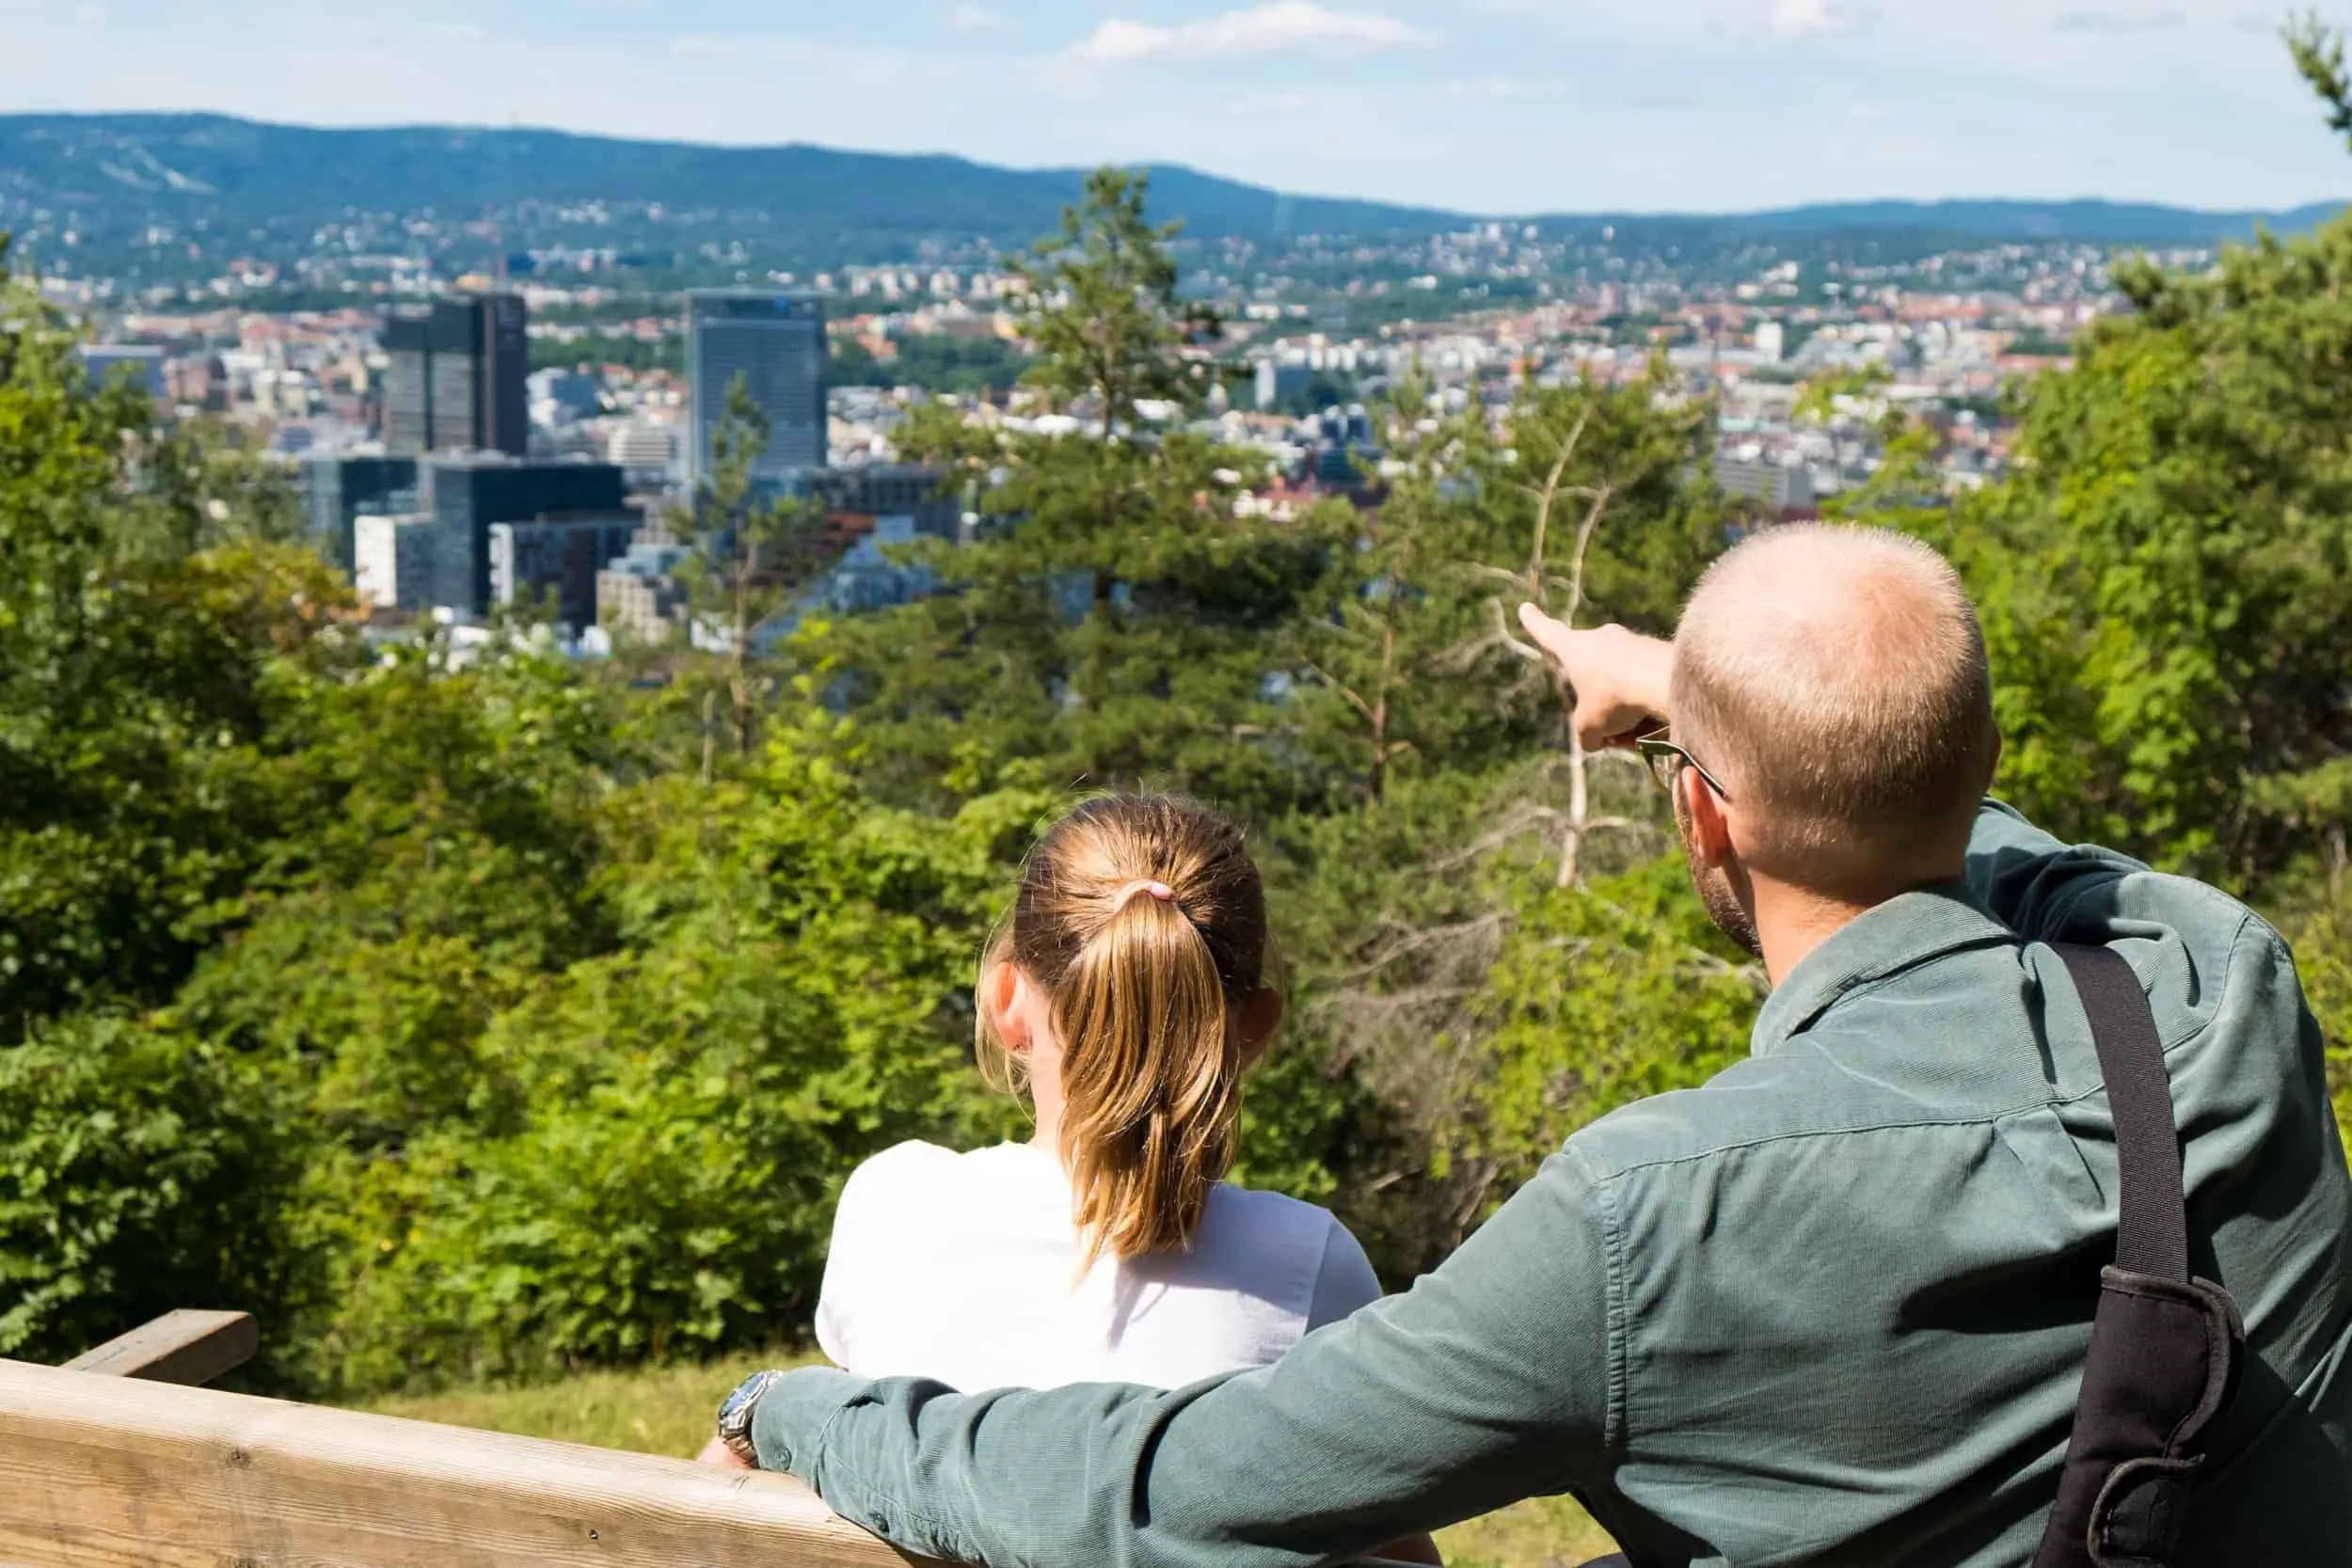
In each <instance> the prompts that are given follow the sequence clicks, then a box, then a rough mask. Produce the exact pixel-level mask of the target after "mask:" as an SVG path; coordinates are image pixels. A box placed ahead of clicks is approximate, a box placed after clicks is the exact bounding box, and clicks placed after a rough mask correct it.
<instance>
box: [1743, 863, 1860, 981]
mask: <svg viewBox="0 0 2352 1568" xmlns="http://www.w3.org/2000/svg"><path fill="white" fill-rule="evenodd" d="M1753 886H1754V888H1755V898H1756V944H1757V945H1758V946H1760V947H1761V948H1763V950H1764V973H1765V974H1768V975H1770V976H1771V977H1772V984H1773V985H1775V986H1777V985H1779V984H1780V983H1781V982H1782V981H1784V980H1786V979H1788V975H1789V973H1790V972H1791V971H1792V970H1794V969H1795V968H1796V967H1797V965H1799V964H1801V963H1803V962H1804V960H1805V958H1807V957H1808V956H1809V955H1810V954H1811V953H1812V951H1813V950H1814V949H1815V948H1817V947H1819V946H1820V945H1821V943H1823V942H1827V941H1828V940H1829V939H1830V938H1831V937H1832V936H1834V935H1836V933H1837V932H1838V931H1839V930H1841V929H1843V928H1844V927H1847V926H1848V925H1851V923H1852V921H1853V919H1854V917H1855V916H1857V915H1860V914H1863V913H1866V912H1867V911H1870V910H1872V909H1875V908H1876V907H1877V905H1878V903H1880V902H1883V900H1876V901H1871V902H1861V903H1857V902H1853V901H1851V900H1849V899H1844V898H1836V897H1832V896H1830V895H1826V894H1820V893H1814V892H1811V891H1809V890H1807V889H1804V888H1798V887H1790V886H1789V885H1788V884H1787V883H1786V882H1774V881H1768V880H1766V879H1762V878H1758V879H1756V881H1755V883H1754V884H1753Z"/></svg>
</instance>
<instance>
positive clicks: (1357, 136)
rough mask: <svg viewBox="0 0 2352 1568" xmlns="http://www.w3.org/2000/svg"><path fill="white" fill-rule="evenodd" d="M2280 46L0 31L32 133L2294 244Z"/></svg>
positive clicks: (2292, 131) (1375, 11) (1199, 4)
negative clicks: (1934, 209) (903, 163)
mask: <svg viewBox="0 0 2352 1568" xmlns="http://www.w3.org/2000/svg"><path fill="white" fill-rule="evenodd" d="M2323 9H2325V8H2323ZM2338 9H2341V10H2344V11H2345V12H2346V13H2347V15H2352V6H2347V7H2339V8H2338ZM2284 15H2285V8H2284V7H2283V6H2280V7H2272V6H2266V5H2257V4H2250V3H2249V0H1028V3H1021V0H891V3H889V4H886V5H864V6H861V5H850V4H842V3H839V0H833V3H829V4H814V3H809V0H780V3H771V4H765V5H759V4H751V3H748V0H401V3H398V4H387V3H383V0H375V3H372V4H368V5H364V6H352V5H343V4H338V3H335V0H325V3H318V4H310V5H299V6H296V5H286V4H281V3H279V0H247V3H237V4H230V3H225V0H176V3H175V0H105V3H103V4H102V3H92V0H0V109H160V108H203V109H219V110H225V111H229V112H232V113H237V114H244V115H251V116H255V117H259V118H265V119H284V120H294V121H301V122H306V123H313V124H383V123H391V122H415V121H445V120H446V121H459V122H465V123H473V124H535V125H552V126H558V127H562V128H564V129H569V130H582V131H598V132H608V133H612V134H616V135H645V136H675V137H686V138H692V139H697V140H707V141H722V142H739V143H753V142H780V141H815V142H821V143H825V144H828V145H833V146H841V147H856V148H875V149H884V150H906V151H952V152H958V153H961V154H964V155H966V156H970V157H975V158H980V159H985V160H988V161H991V162H996V163H1005V164H1012V165H1019V166H1037V165H1070V164H1085V163H1093V162H1099V161H1102V160H1105V159H1119V160H1154V161H1175V162H1183V163H1188V164H1192V165H1195V166H1200V167H1202V168H1207V169H1212V170H1215V171H1216V172H1218V173H1222V174H1229V175H1233V176H1237V177H1240V178H1244V179H1248V180H1254V181H1258V182H1263V183H1267V184H1272V185H1277V186H1280V187H1282V188H1285V189H1289V190H1294V191H1300V192H1314V193H1321V194H1331V195H1351V196H1367V197H1376V198H1388V199H1393V200H1400V201H1412V202H1421V203H1428V204H1432V205H1441V206H1447V207H1454V208H1461V209H1467V210H1471V211H1480V212H1499V213H1516V212H1575V211H1595V210H1624V209H1636V210H1652V211H1737V210H1744V209H1752V208H1757V207H1766V206H1777V205H1783V204H1788V203H1795V202H1802V201H1815V200H1831V199H1858V198H1877V197H1887V196H1901V197H1914V198H1934V197H1951V196H2018V197H2045V198H2063V197H2074V196H2104V197H2110V198H2132V199H2151V200H2165V201H2177V202H2185V203H2191V204H2195V205H2201V206H2216V207H2275V206H2285V205H2291V204H2294V203H2297V202H2302V201H2308V200H2317V199H2321V198H2333V197H2343V196H2345V195H2347V194H2352V154H2347V153H2346V151H2345V150H2344V149H2343V147H2342V146H2341V145H2339V144H2338V143H2337V142H2335V141H2334V140H2333V139H2332V138H2331V137H2330V136H2329V135H2328V133H2327V131H2326V130H2325V128H2324V127H2323V126H2322V125H2321V124H2320V123H2319V120H2318V118H2317V116H2316V114H2315V112H2314V110H2313V107H2312V103H2311V100H2310V99H2309V98H2308V96H2307V95H2306V94H2305V93H2304V91H2303V89H2302V87H2301V85H2300V83H2299V82H2298V81H2297V80H2296V78H2295V76H2294V74H2293V71H2292V70H2291V69H2290V68H2289V66H2288V63H2287V60H2286V55H2285V51H2284V49H2283V47H2282V46H2281V45H2280V42H2279V40H2278V28H2279V25H2280V22H2281V21H2282V20H2283V18H2284Z"/></svg>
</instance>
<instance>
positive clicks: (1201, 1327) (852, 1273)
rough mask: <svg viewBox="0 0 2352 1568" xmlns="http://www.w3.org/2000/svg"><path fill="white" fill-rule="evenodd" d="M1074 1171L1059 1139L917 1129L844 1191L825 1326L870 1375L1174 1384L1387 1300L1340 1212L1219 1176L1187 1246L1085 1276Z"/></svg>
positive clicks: (1252, 1358)
mask: <svg viewBox="0 0 2352 1568" xmlns="http://www.w3.org/2000/svg"><path fill="white" fill-rule="evenodd" d="M1079 1257H1080V1248H1079V1238H1078V1234H1077V1228H1076V1227H1075V1226H1074V1225H1073V1223H1072V1221H1071V1192H1070V1179H1069V1177H1068V1175H1067V1174H1066V1173H1065V1171H1064V1170H1063V1168H1062V1164H1061V1160H1060V1158H1059V1156H1058V1155H1057V1154H1056V1153H1055V1152H1054V1151H1052V1150H1051V1149H1046V1148H1038V1147H1036V1146H1035V1145H1031V1144H999V1145H998V1146H996V1147H995V1148H982V1149H975V1150H974V1151H972V1152H971V1153H968V1154H960V1153H957V1152H956V1151H954V1150H953V1149H946V1148H939V1147H937V1146H936V1145H933V1144H926V1143H904V1144H900V1145H898V1147H897V1148H892V1149H887V1150H885V1151H883V1152H882V1153H881V1154H877V1155H875V1156H874V1157H873V1158H872V1159H870V1160H868V1161H866V1164H863V1165H860V1166H859V1167H858V1169H857V1171H856V1172H855V1174H853V1175H852V1176H851V1177H850V1180H849V1184H848V1185H847V1186H845V1187H844V1188H843V1189H842V1192H841V1207H840V1209H839V1210H838V1211H837V1212H835V1214H834V1227H833V1254H832V1257H831V1258H830V1259H828V1260H827V1262H826V1264H825V1285H824V1292H823V1295H822V1297H821V1298H820V1299H819V1301H818V1306H817V1341H818V1344H820V1345H822V1346H823V1347H824V1351H825V1354H827V1355H830V1356H832V1357H833V1359H834V1362H835V1363H836V1364H837V1365H839V1366H841V1367H843V1368H845V1369H847V1370H850V1371H852V1372H855V1373H857V1374H858V1375H859V1376H861V1377H924V1378H933V1379H936V1380H938V1381H939V1382H942V1383H945V1384H946V1385H947V1386H950V1387H953V1388H960V1389H962V1390H964V1391H966V1392H977V1391H979V1390H982V1389H987V1388H1050V1387H1055V1386H1059V1385H1062V1384H1070V1383H1141V1384H1147V1385H1150V1386H1153V1387H1158V1388H1177V1387H1182V1386H1184V1385H1186V1384H1189V1383H1195V1382H1198V1381H1200V1379H1201V1378H1204V1377H1214V1376H1216V1375H1217V1374H1219V1373H1222V1372H1230V1371H1234V1370H1239V1369H1241V1368H1245V1367H1258V1366H1263V1365H1265V1364H1266V1363H1268V1362H1271V1361H1275V1360H1278V1359H1279V1358H1280V1357H1281V1355H1282V1354H1283V1353H1284V1352H1285V1351H1287V1350H1289V1349H1290V1348H1291V1347H1292V1346H1293V1345H1295V1344H1296V1343H1297V1342H1298V1340H1299V1339H1300V1338H1301V1337H1303V1336H1304V1335H1305V1334H1306V1333H1307V1332H1308V1331H1309V1330H1310V1329H1313V1328H1318V1327H1320V1326H1322V1325H1323V1324H1324V1323H1333V1322H1336V1321H1338V1320H1339V1319H1341V1318H1344V1317H1346V1316H1347V1315H1348V1314H1349V1313H1351V1312H1353V1311H1355V1310H1356V1309H1357V1308H1358V1307H1363V1306H1365V1305H1367V1304H1368V1303H1370V1302H1373V1301H1375V1300H1377V1299H1378V1297H1379V1295H1380V1282H1379V1280H1378V1279H1376V1278H1375V1277H1374V1275H1373V1272H1372V1265H1371V1263H1370V1262H1369V1261H1367V1260H1366V1259H1365V1257H1364V1250H1363V1248H1362V1247H1361V1246H1359V1245H1358V1244H1357V1241H1356V1238H1355V1237H1354V1236H1352V1235H1350V1234H1349V1233H1348V1230H1347V1227H1345V1226H1343V1225H1342V1224H1340V1222H1339V1221H1338V1220H1336V1219H1334V1218H1333V1217H1332V1216H1331V1215H1330V1214H1329V1213H1328V1212H1327V1211H1325V1210H1322V1209H1318V1208H1316V1207H1315V1206H1314V1205H1313V1204H1311V1203H1301V1202H1299V1201H1298V1200H1297V1199H1296V1198H1292V1197H1284V1196H1281V1195H1280V1194H1279V1193H1263V1192H1255V1191H1252V1190H1250V1189H1248V1188H1245V1187H1235V1186H1232V1185H1231V1184H1229V1183H1225V1182H1219V1183H1218V1184H1217V1186H1216V1188H1215V1189H1214V1190H1213V1191H1212V1192H1211V1193H1210V1195H1209V1202H1208V1208H1207V1210H1206V1211H1205V1212H1204V1213H1203V1214H1202V1216H1201V1221H1200V1230H1199V1231H1198V1232H1197V1233H1196V1234H1195V1236H1194V1238H1193V1244H1192V1247H1191V1250H1189V1251H1186V1252H1171V1253H1164V1254H1155V1255H1153V1256H1152V1257H1148V1258H1138V1259H1128V1260H1126V1261H1124V1262H1121V1261H1120V1260H1118V1259H1111V1258H1107V1257H1106V1258H1104V1259H1101V1260H1099V1261H1098V1262H1096V1264H1095V1265H1094V1267H1093V1268H1092V1269H1091V1270H1089V1272H1088V1273H1087V1275H1086V1276H1085V1277H1084V1278H1083V1279H1081V1278H1079V1277H1078V1272H1077V1271H1078V1261H1079Z"/></svg>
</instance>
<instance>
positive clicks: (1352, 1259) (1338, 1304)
mask: <svg viewBox="0 0 2352 1568" xmlns="http://www.w3.org/2000/svg"><path fill="white" fill-rule="evenodd" d="M1379 1299H1380V1276H1379V1275H1376V1274H1375V1273H1373V1270H1372V1259H1369V1258H1367V1257H1365V1256H1364V1246H1363V1243H1361V1242H1359V1241H1358V1240H1357V1239H1356V1233H1355V1232H1354V1231H1352V1230H1350V1229H1348V1228H1347V1227H1345V1226H1343V1225H1342V1224H1341V1223H1340V1222H1339V1221H1338V1220H1337V1219H1334V1220H1333V1221H1332V1222H1331V1234H1330V1236H1329V1237H1328V1238H1327V1240H1326V1241H1325V1242H1324V1243H1323V1267H1322V1268H1321V1269H1320V1270H1318V1271H1317V1272H1316V1275H1315V1293H1314V1299H1313V1300H1312V1301H1311V1302H1309V1303H1308V1305H1307V1328H1308V1330H1309V1332H1312V1331H1313V1330H1315V1329H1318V1328H1321V1327H1323V1326H1324V1325H1325V1324H1326V1323H1338V1322H1339V1321H1340V1320H1341V1319H1342V1318H1344V1317H1346V1316H1347V1315H1348V1314H1349V1313H1351V1312H1354V1311H1357V1310H1358V1309H1359V1308H1361V1307H1370V1306H1371V1305H1372V1304H1373V1303H1374V1302H1375V1301H1378V1300H1379Z"/></svg>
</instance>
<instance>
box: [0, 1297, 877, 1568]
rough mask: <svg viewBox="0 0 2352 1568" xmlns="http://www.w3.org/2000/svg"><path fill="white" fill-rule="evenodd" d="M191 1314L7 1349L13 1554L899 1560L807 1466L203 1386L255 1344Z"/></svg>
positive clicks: (667, 1565)
mask: <svg viewBox="0 0 2352 1568" xmlns="http://www.w3.org/2000/svg"><path fill="white" fill-rule="evenodd" d="M255 1343H256V1336H255V1332H254V1325H253V1322H252V1320H251V1319H250V1318H247V1317H246V1316H245V1315H244V1314H242V1313H228V1312H210V1313H206V1312H174V1313H170V1314H168V1315H167V1316H166V1317H163V1318H159V1319H157V1320H156V1321H155V1322H154V1323H149V1324H148V1325H147V1326H146V1327H144V1328H140V1329H137V1330H135V1331H134V1332H132V1333H130V1334H127V1335H125V1336H123V1337H122V1338H119V1339H116V1340H113V1341H112V1342H110V1343H108V1344H105V1345H102V1346H100V1347H99V1348H98V1349H96V1350H94V1351H91V1352H89V1353H88V1354H86V1355H81V1356H77V1357H76V1358H75V1359H74V1360H73V1361H72V1362H70V1363H68V1364H67V1365H66V1366H63V1367H37V1366H32V1365H29V1364H27V1363H24V1362H19V1361H0V1568H330V1565H331V1568H573V1565H577V1568H759V1565H761V1564H771V1565H773V1568H898V1565H900V1564H905V1563H910V1562H914V1561H916V1559H914V1558H910V1557H907V1556H905V1555H904V1554H903V1553H900V1552H898V1550H896V1549H895V1548H893V1547H891V1546H890V1545H888V1544H885V1543H883V1542H881V1541H878V1540H876V1539H875V1538H874V1537H872V1536H870V1535H868V1534H866V1532H865V1531H864V1530H862V1529H859V1528H857V1527H856V1526H854V1525H851V1524H850V1523H848V1522H847V1521H845V1520H843V1519H841V1518H839V1517H837V1516H836V1515H835V1514H834V1513H833V1512H832V1511H831V1510H830V1509H828V1508H826V1507H825V1505H824V1503H823V1502H822V1501H820V1500H819V1499H818V1497H816V1496H815V1494H813V1493H811V1492H810V1491H809V1490H808V1489H807V1488H806V1487H804V1486H803V1485H801V1483H800V1482H798V1481H794V1480H792V1479H791V1478H790V1477H789V1476H779V1475H753V1474H746V1473H744V1472H742V1471H729V1470H722V1469H719V1468H717V1467H716V1466H714V1465H697V1464H694V1463H692V1462H691V1461H689V1460H683V1459H658V1458H652V1457H649V1456H646V1455H642V1454H628V1453H617V1452H613V1451H612V1450H610V1449H591V1448H583V1447H580V1446H579V1445H577V1444H572V1443H555V1442H548V1441H546V1440H544V1439H540V1438H533V1437H507V1436H503V1435H501V1434H499V1433H487V1432H475V1431H471V1430H469V1429H467V1428H464V1427H449V1426H437V1425H434V1424H432V1423H429V1422H425V1421H406V1420H401V1419H399V1418H394V1417H390V1416H368V1415H362V1414H360V1413H358V1412H357V1411H350V1410H333V1409H328V1408H326V1407H325V1406H322V1405H310V1404H296V1403H292V1402H287V1401H283V1400H264V1399H255V1398H252V1397H250V1396H248V1395H244V1394H229V1393H222V1392H220V1391H218V1390H216V1389H210V1388H203V1387H196V1386H187V1385H193V1384H199V1383H202V1382H205V1381H208V1380H210V1379H212V1378H215V1377H218V1376H219V1375H221V1374H222V1373H223V1372H225V1371H228V1370H230V1369H231V1368H233V1367H235V1366H237V1365H238V1364H239V1363H241V1362H243V1361H244V1360H245V1359H246V1357H248V1356H250V1355H251V1354H253V1350H254V1346H255Z"/></svg>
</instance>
